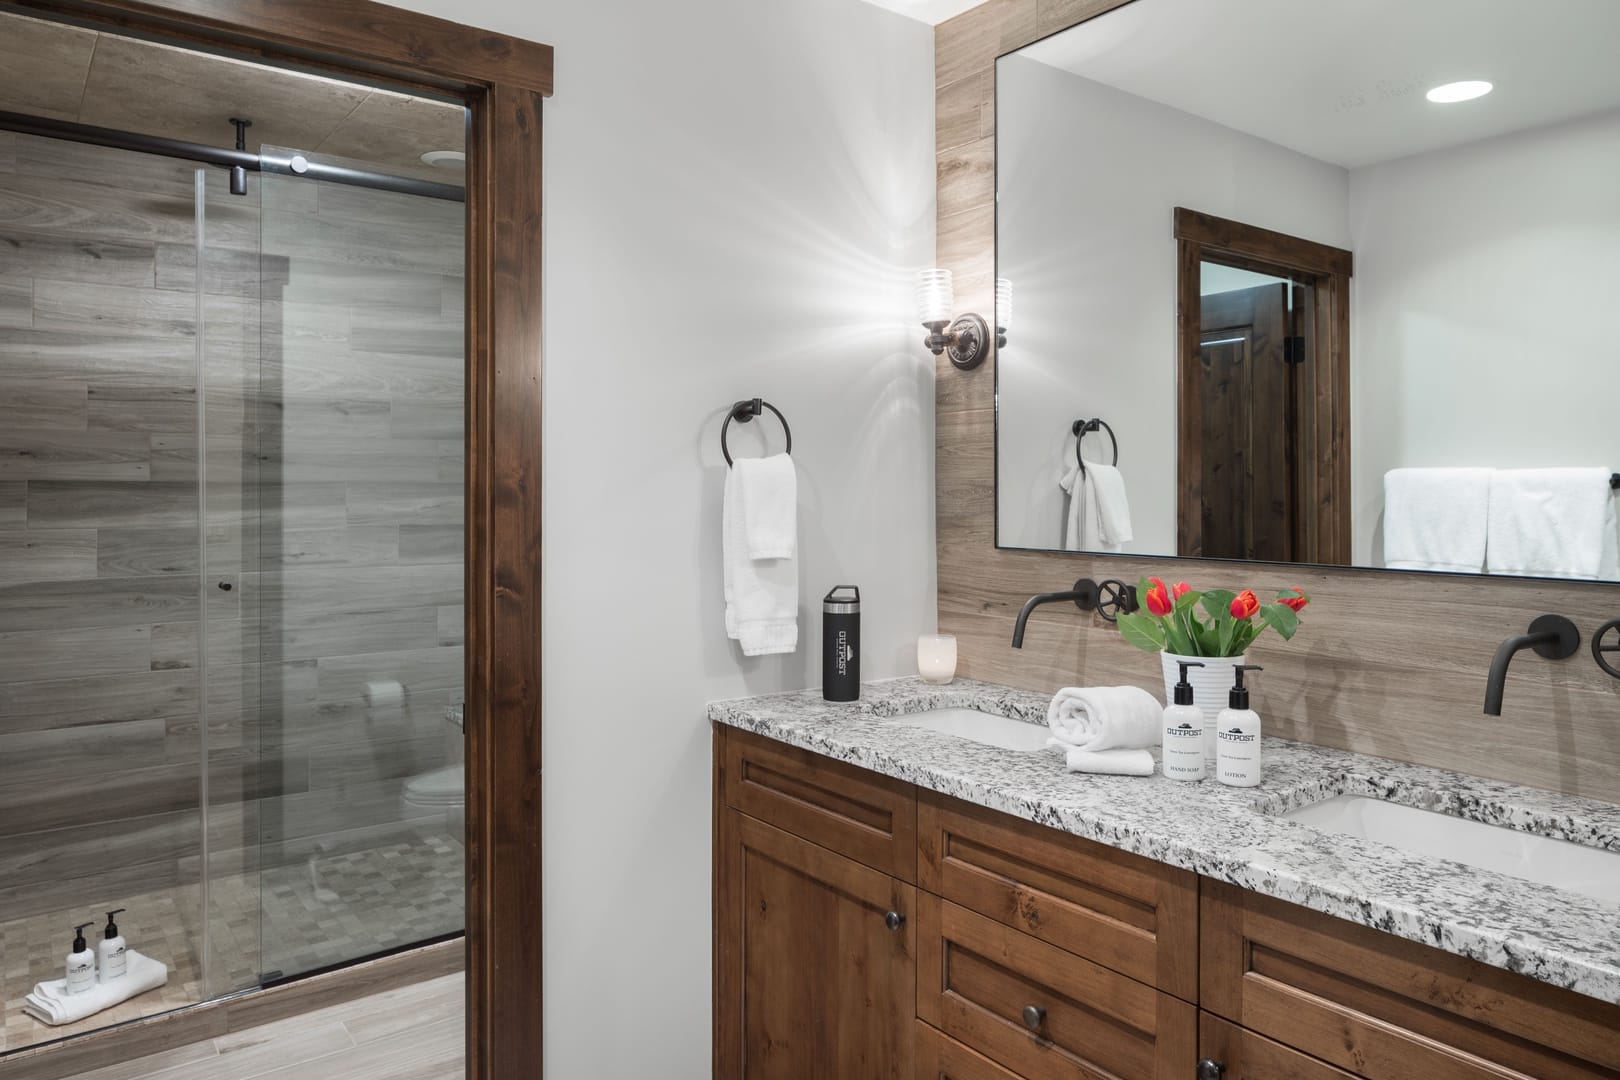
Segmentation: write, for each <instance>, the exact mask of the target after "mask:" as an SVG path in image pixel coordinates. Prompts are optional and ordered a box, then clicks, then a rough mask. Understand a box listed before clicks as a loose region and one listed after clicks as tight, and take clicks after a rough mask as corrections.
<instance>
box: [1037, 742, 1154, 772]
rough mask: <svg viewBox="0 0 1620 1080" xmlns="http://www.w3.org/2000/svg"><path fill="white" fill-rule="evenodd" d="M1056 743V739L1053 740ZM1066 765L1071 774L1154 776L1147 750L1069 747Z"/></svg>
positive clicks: (1151, 758)
mask: <svg viewBox="0 0 1620 1080" xmlns="http://www.w3.org/2000/svg"><path fill="white" fill-rule="evenodd" d="M1053 741H1054V742H1055V741H1056V740H1055V739H1054V740H1053ZM1064 764H1065V765H1066V766H1067V768H1068V770H1069V771H1070V772H1082V773H1097V774H1099V775H1102V776H1152V775H1153V755H1152V754H1150V753H1148V752H1147V751H1146V750H1100V751H1098V750H1081V749H1080V748H1079V747H1077V746H1071V747H1069V751H1068V753H1067V755H1065V761H1064Z"/></svg>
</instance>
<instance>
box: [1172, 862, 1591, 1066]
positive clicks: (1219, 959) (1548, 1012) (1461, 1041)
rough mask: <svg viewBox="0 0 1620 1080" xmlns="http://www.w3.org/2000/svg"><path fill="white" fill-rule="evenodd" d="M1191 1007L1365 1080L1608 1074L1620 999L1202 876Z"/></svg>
mask: <svg viewBox="0 0 1620 1080" xmlns="http://www.w3.org/2000/svg"><path fill="white" fill-rule="evenodd" d="M1201 918H1202V921H1203V926H1202V931H1201V933H1200V946H1201V951H1202V963H1201V964H1200V967H1199V977H1200V983H1201V989H1202V994H1201V996H1200V1002H1201V1004H1202V1005H1203V1007H1204V1008H1205V1009H1206V1010H1208V1011H1210V1012H1213V1013H1216V1014H1218V1015H1219V1016H1222V1017H1224V1018H1225V1019H1227V1020H1230V1021H1231V1022H1233V1023H1234V1024H1237V1025H1239V1026H1241V1027H1244V1028H1248V1029H1249V1030H1250V1031H1253V1032H1256V1033H1258V1034H1260V1035H1263V1036H1266V1037H1268V1038H1270V1039H1274V1040H1276V1041H1278V1042H1280V1043H1283V1044H1286V1045H1287V1046H1290V1047H1293V1048H1295V1049H1298V1050H1301V1051H1303V1052H1304V1053H1306V1054H1308V1055H1310V1056H1311V1057H1315V1058H1319V1059H1321V1060H1322V1061H1325V1062H1327V1063H1329V1064H1331V1065H1334V1066H1336V1067H1338V1068H1340V1069H1344V1070H1346V1071H1347V1072H1350V1073H1353V1074H1355V1075H1356V1076H1363V1077H1368V1078H1369V1080H1408V1078H1410V1077H1414V1076H1422V1077H1425V1078H1426V1080H1503V1078H1514V1080H1518V1078H1521V1077H1535V1078H1536V1080H1598V1078H1603V1080H1612V1078H1614V1077H1616V1076H1617V1075H1620V1036H1617V1035H1616V1032H1620V1007H1616V1006H1614V1005H1610V1004H1607V1003H1605V1002H1601V1001H1598V1000H1596V999H1594V998H1589V997H1583V996H1581V995H1579V994H1574V993H1571V992H1570V991H1568V990H1562V989H1559V988H1558V987H1554V986H1549V985H1547V984H1546V983H1541V982H1537V981H1535V980H1533V979H1530V978H1527V977H1526V976H1523V975H1516V974H1514V973H1512V972H1508V971H1503V970H1502V969H1500V968H1494V967H1489V966H1487V965H1485V964H1481V963H1479V962H1478V961H1474V960H1468V959H1465V958H1463V957H1460V956H1454V955H1452V954H1451V953H1447V952H1443V951H1441V950H1439V949H1433V948H1430V947H1428V946H1426V945H1420V944H1418V943H1416V942H1412V941H1407V940H1405V939H1402V938H1397V937H1395V936H1393V935H1391V934H1386V933H1383V932H1381V931H1378V930H1373V929H1371V928H1369V927H1366V926H1358V925H1355V924H1353V923H1349V922H1346V921H1345V920H1343V919H1335V918H1333V917H1331V916H1328V915H1323V914H1321V913H1319V912H1315V911H1310V910H1308V909H1306V908H1302V907H1297V906H1295V905H1293V904H1287V903H1284V902H1283V901H1281V900H1274V899H1271V898H1270V897H1265V896H1260V895H1259V894H1257V893H1252V892H1245V891H1244V890H1242V889H1239V888H1236V887H1235V886H1231V885H1225V884H1222V883H1221V882H1217V881H1211V880H1210V879H1208V878H1206V879H1204V882H1203V893H1202V898H1201Z"/></svg>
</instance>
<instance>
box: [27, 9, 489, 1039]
mask: <svg viewBox="0 0 1620 1080" xmlns="http://www.w3.org/2000/svg"><path fill="white" fill-rule="evenodd" d="M244 119H251V120H252V124H253V126H252V127H251V128H246V132H245V135H246V137H245V138H244V139H243V140H242V144H241V145H240V147H239V146H238V145H237V138H236V133H241V132H242V129H241V128H237V129H235V133H233V127H232V125H233V122H234V121H237V120H244ZM464 132H465V115H464V110H463V109H462V108H461V107H460V106H459V105H458V104H456V103H454V102H448V101H440V100H433V99H429V98H424V97H421V96H419V95H411V94H404V93H399V92H396V91H392V90H388V89H384V88H379V87H369V86H360V85H356V84H352V83H347V82H340V81H336V80H332V79H329V78H325V77H321V76H317V75H312V74H306V73H301V72H292V71H287V70H282V69H277V68H271V67H265V66H261V65H256V64H247V63H243V62H241V61H238V60H234V59H226V58H223V57H218V56H211V55H207V54H203V53H200V52H194V51H191V50H189V49H181V48H175V47H172V46H169V45H166V44H162V43H157V42H151V41H145V40H137V39H134V38H129V37H123V36H119V35H112V34H108V33H105V32H99V31H96V30H92V29H88V28H85V27H80V26H75V25H69V24H65V23H54V22H48V21H43V20H40V19H36V18H32V17H25V16H21V15H17V14H12V13H8V12H6V11H4V10H3V9H0V1003H3V1006H4V1024H3V1027H0V1052H7V1051H15V1050H17V1049H19V1048H21V1047H26V1046H31V1045H34V1044H37V1043H39V1042H42V1041H46V1040H49V1039H54V1038H59V1037H62V1036H64V1035H70V1034H74V1033H77V1032H80V1031H84V1030H88V1029H92V1028H98V1027H102V1026H105V1025H107V1024H111V1023H117V1022H120V1021H124V1020H129V1019H133V1018H136V1017H139V1016H144V1015H149V1014H151V1013H154V1012H158V1011H163V1010H165V1009H169V1008H174V1007H178V1006H182V1005H187V1004H194V1003H197V1002H200V1001H204V1000H207V999H210V998H214V997H218V996H221V995H224V994H228V993H231V992H234V991H237V990H241V989H246V988H250V987H255V986H260V985H263V984H265V983H267V982H274V981H277V980H280V979H284V978H290V977H294V976H298V975H301V974H305V973H308V972H311V971H315V970H318V969H322V968H325V967H328V966H331V965H335V964H343V963H347V962H351V961H353V960H356V959H359V958H362V957H366V956H371V955H375V954H378V953H381V952H386V951H389V950H392V949H396V948H400V947H404V946H409V945H413V944H419V943H423V942H426V941H431V940H433V939H436V938H439V937H442V936H444V935H448V934H454V933H458V932H459V931H460V930H461V928H462V925H463V895H464V890H463V882H464V867H463V857H462V847H461V844H462V809H461V807H462V801H461V793H462V784H461V771H460V762H461V726H460V720H461V704H462V686H463V682H462V680H463V670H464V661H463V654H462V642H463V619H464V614H463V612H464V608H463V534H464V526H463V514H464V506H463V473H464V460H465V459H464V452H463V446H464V432H463V417H464V404H465V399H464V379H465V364H464V348H463V337H464V334H463V308H464V287H463V278H464V270H463V261H464V254H463V252H464V228H463V220H464V209H465V208H464V205H463V203H462V201H461V187H460V185H459V182H458V178H457V177H456V176H455V175H454V174H453V173H449V172H447V171H446V170H442V169H432V168H430V167H429V166H426V165H424V164H422V161H421V160H420V158H421V154H423V153H424V152H427V151H430V150H438V149H441V148H444V147H447V146H448V147H460V146H462V143H463V140H464ZM256 137H262V138H263V139H264V140H269V141H270V142H271V143H273V145H266V144H264V143H260V142H258V141H257V138H256ZM233 189H235V190H236V191H238V192H240V193H234V194H233ZM115 908H124V909H126V910H125V913H124V914H122V915H120V916H119V917H118V922H119V925H120V927H121V928H122V930H123V932H124V935H125V936H126V938H127V939H128V941H129V945H130V947H131V948H133V949H136V950H139V951H140V952H141V953H143V954H145V955H148V956H151V957H153V958H155V959H158V960H161V961H162V962H163V963H165V964H166V965H168V967H169V981H168V983H167V985H166V986H164V987H162V988H161V989H158V990H154V991H151V992H150V993H147V994H143V995H140V996H138V997H136V998H133V999H131V1000H130V1001H128V1002H126V1003H123V1004H120V1005H116V1006H114V1007H113V1008H111V1009H108V1010H106V1011H105V1012H101V1013H98V1014H96V1015H94V1016H90V1017H88V1018H85V1019H83V1020H80V1021H77V1022H74V1023H69V1024H65V1025H61V1026H49V1025H46V1024H43V1023H41V1022H40V1021H38V1020H36V1019H34V1018H33V1017H32V1016H30V1015H27V1014H26V1013H25V1012H24V1011H23V1009H22V1003H23V1000H24V998H25V995H27V994H28V993H29V992H30V991H31V990H32V989H33V988H34V986H35V984H36V983H39V982H42V981H46V980H52V979H58V978H61V976H62V966H63V959H64V954H65V953H66V952H67V951H68V945H69V941H70V940H71V938H72V930H73V927H74V925H76V924H79V923H83V922H85V921H88V920H96V921H97V922H98V923H99V922H101V921H104V913H105V912H106V911H110V910H113V909H115Z"/></svg>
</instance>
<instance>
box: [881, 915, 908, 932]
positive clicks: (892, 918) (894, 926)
mask: <svg viewBox="0 0 1620 1080" xmlns="http://www.w3.org/2000/svg"><path fill="white" fill-rule="evenodd" d="M905 924H906V917H905V916H904V915H902V914H900V913H899V912H898V911H891V912H889V913H888V914H887V915H885V916H883V925H884V926H887V927H888V928H889V929H890V930H898V929H900V928H901V927H902V926H904V925H905Z"/></svg>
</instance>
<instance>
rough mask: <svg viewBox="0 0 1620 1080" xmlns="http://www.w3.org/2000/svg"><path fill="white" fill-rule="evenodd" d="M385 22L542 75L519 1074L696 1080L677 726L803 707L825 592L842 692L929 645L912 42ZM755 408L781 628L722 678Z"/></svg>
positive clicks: (484, 13)
mask: <svg viewBox="0 0 1620 1080" xmlns="http://www.w3.org/2000/svg"><path fill="white" fill-rule="evenodd" d="M404 6H406V7H412V8H416V9H418V10H422V11H427V12H431V13H432V14H435V15H440V16H444V17H446V18H451V19H456V20H458V21H462V22H467V23H472V24H475V25H479V26H484V27H489V28H491V29H495V30H500V31H505V32H508V33H513V34H519V35H522V36H525V37H529V38H534V39H537V40H540V41H544V42H548V43H550V44H551V45H554V46H555V47H556V50H557V96H556V97H555V98H553V99H552V100H551V101H549V102H547V104H546V107H545V113H544V124H545V149H546V215H547V220H546V273H547V285H546V408H545V424H546V436H545V447H544V451H545V455H546V457H545V460H546V469H545V514H546V534H545V547H544V550H545V556H544V557H545V567H544V569H545V620H544V621H545V655H544V658H543V660H544V680H545V682H544V685H545V691H544V707H545V725H544V738H545V760H546V777H545V783H544V797H543V808H544V814H545V837H544V841H545V863H544V874H545V914H544V925H543V932H544V934H545V965H546V968H545V980H546V998H545V1000H546V1006H545V1018H544V1019H545V1031H546V1040H545V1041H546V1054H545V1056H546V1061H545V1065H546V1071H547V1075H549V1076H555V1077H561V1078H575V1077H578V1078H586V1077H589V1078H603V1080H611V1078H626V1080H629V1078H639V1077H650V1076H657V1077H668V1078H686V1077H691V1078H696V1077H702V1076H707V1075H709V1048H710V1008H709V916H710V898H709V869H710V856H709V843H710V840H709V811H710V796H709V785H710V771H709V769H710V753H709V745H710V744H709V726H708V723H707V721H706V720H705V718H704V713H703V706H704V703H705V702H706V701H708V700H710V699H713V698H722V697H733V696H738V695H744V694H757V693H765V692H769V691H773V690H781V689H787V688H797V687H803V686H810V685H817V684H819V682H820V670H819V668H820V646H819V641H820V636H819V635H820V625H819V614H818V612H819V600H820V597H821V594H822V593H824V592H825V591H826V590H827V589H828V588H829V587H831V586H832V585H835V584H841V583H855V584H858V585H860V586H861V593H862V597H863V599H864V600H865V608H866V610H865V613H864V623H863V627H862V629H863V635H864V640H865V642H866V652H865V657H864V665H863V674H866V675H869V676H885V675H897V674H903V673H906V672H907V671H914V670H915V655H914V652H912V651H910V649H911V644H912V643H913V642H914V639H915V636H916V635H917V634H918V633H921V632H924V631H929V630H932V629H933V628H934V626H935V591H934V510H933V505H934V498H933V487H934V485H933V451H934V440H933V358H932V357H930V356H929V355H928V354H927V353H926V351H924V350H923V349H922V347H921V344H920V338H921V334H922V330H921V327H919V326H916V325H914V324H913V315H912V311H913V307H914V303H913V300H912V281H913V275H914V274H915V271H916V270H917V269H918V268H920V267H924V266H929V265H931V264H932V261H933V232H934V229H933V222H934V161H933V139H934V126H933V93H934V90H933V33H932V31H931V29H930V28H929V27H927V26H925V25H923V24H921V23H918V22H914V21H911V20H909V19H906V18H903V17H902V16H899V15H895V14H893V13H890V12H886V11H882V10H879V9H877V8H874V7H871V6H869V5H867V4H864V3H860V2H857V0H770V2H768V3H765V2H761V0H704V2H702V3H682V4H673V3H667V2H662V0H629V2H619V3H612V4H608V3H601V2H587V0H538V2H536V0H408V2H406V3H405V4H404ZM754 395H763V396H764V397H765V398H766V399H768V400H769V401H771V402H773V403H775V404H776V405H778V406H779V407H780V408H781V409H782V410H783V411H784V412H785V413H786V414H787V417H788V419H789V421H790V422H791V423H792V425H793V434H794V456H795V457H796V458H797V460H798V464H799V468H800V540H801V550H802V553H803V568H802V575H801V586H802V595H801V605H802V608H803V610H804V611H805V612H806V616H805V617H804V618H803V619H802V620H801V623H800V649H799V652H798V654H797V655H794V656H791V657H786V658H764V659H759V660H744V659H743V658H742V657H741V656H740V654H739V653H738V652H737V651H736V649H735V647H734V646H733V645H732V644H731V643H729V642H728V641H727V640H726V639H725V636H724V630H723V626H722V622H721V606H722V605H721V595H720V593H721V589H720V563H719V551H720V537H719V525H720V491H721V481H722V475H723V474H722V469H723V465H722V462H721V458H720V447H719V430H720V423H721V420H722V418H723V414H724V407H725V406H726V405H727V404H729V403H730V402H731V401H733V400H734V399H737V398H741V397H750V396H754ZM758 426H759V425H755V427H756V428H757V427H758ZM766 427H767V428H769V427H770V424H769V422H768V423H767V425H766ZM733 430H734V431H736V430H737V429H736V426H735V425H733ZM749 434H751V433H749V432H744V433H741V434H739V436H738V437H737V438H736V439H735V441H734V443H733V448H734V453H735V452H736V451H737V450H738V449H741V450H742V451H743V452H745V453H746V452H749V449H750V448H749V443H750V439H749V437H748V436H749ZM772 437H773V438H775V437H779V436H778V435H775V434H773V436H772ZM541 930H542V927H541V926H540V925H536V927H535V931H536V932H541ZM631 1030H633V1031H634V1035H633V1036H628V1035H627V1034H626V1032H628V1031H631Z"/></svg>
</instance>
